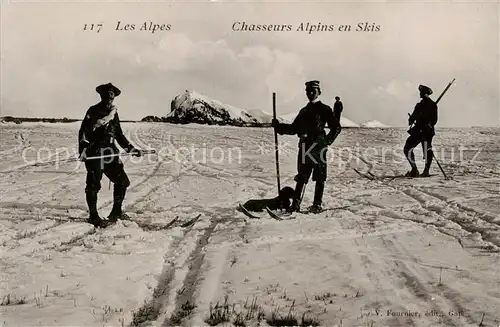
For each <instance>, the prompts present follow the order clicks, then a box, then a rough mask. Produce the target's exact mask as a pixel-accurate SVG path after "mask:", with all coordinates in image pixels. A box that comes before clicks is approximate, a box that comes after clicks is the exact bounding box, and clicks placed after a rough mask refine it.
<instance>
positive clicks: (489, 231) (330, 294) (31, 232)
mask: <svg viewBox="0 0 500 327" xmlns="http://www.w3.org/2000/svg"><path fill="white" fill-rule="evenodd" d="M78 128H79V124H78V123H75V124H72V123H71V124H21V125H8V124H3V125H2V126H1V130H0V133H1V142H0V151H1V154H2V160H1V161H0V171H1V174H0V184H1V188H0V191H1V205H0V220H1V223H0V249H1V253H2V255H1V258H0V296H1V298H2V303H1V304H2V305H1V306H0V320H1V321H0V325H2V326H172V325H184V326H204V325H208V324H212V325H215V324H216V323H220V325H221V326H222V325H223V324H226V325H229V324H230V323H233V324H237V325H240V326H242V325H246V326H256V325H258V324H259V320H260V326H267V325H280V324H281V325H284V324H287V325H304V324H312V325H317V324H319V325H322V326H368V327H370V326H478V325H480V323H482V325H483V326H495V327H496V326H499V325H500V201H499V199H500V198H499V196H500V183H499V182H500V175H499V174H500V170H499V167H498V162H499V160H500V129H499V128H490V129H488V128H474V129H438V130H437V136H436V138H435V148H436V155H437V156H438V159H439V160H440V163H441V165H442V167H443V169H444V170H445V172H446V173H447V174H448V175H449V176H451V177H453V179H450V180H445V179H444V178H443V176H442V174H441V172H440V171H439V169H438V166H437V165H436V164H435V163H434V164H433V166H432V169H431V173H433V174H435V175H434V176H432V177H430V178H419V179H403V178H399V179H393V180H390V179H383V180H369V179H367V178H363V177H361V176H359V175H358V174H356V173H355V172H354V170H353V169H352V168H357V169H359V170H362V171H366V170H367V169H368V168H371V171H372V172H373V173H375V174H379V175H381V174H384V173H385V174H387V175H394V174H401V173H404V172H406V170H407V169H408V164H407V163H406V162H405V160H404V158H402V155H401V152H402V148H403V144H404V141H405V139H406V137H407V135H408V134H407V133H406V130H405V129H372V128H363V129H357V128H354V129H344V130H343V132H342V133H341V135H340V136H339V138H338V140H337V141H336V142H335V143H334V145H333V146H332V147H331V149H330V156H329V158H330V160H331V162H330V164H329V171H328V173H329V175H328V181H327V186H326V190H325V196H324V208H326V209H327V210H326V211H324V212H323V213H321V214H318V215H305V214H297V215H295V219H292V220H290V221H281V222H279V221H276V220H273V219H271V218H269V217H268V216H267V215H266V214H265V213H259V216H261V217H262V218H261V219H249V218H247V217H246V216H244V215H243V214H242V213H240V212H238V211H236V210H235V208H236V206H237V204H238V202H242V203H243V202H245V201H247V200H249V199H255V198H264V197H266V198H269V197H274V196H275V195H276V193H277V187H276V176H275V171H276V169H275V161H274V159H275V157H274V143H273V142H274V138H273V133H272V130H271V129H267V128H233V127H215V126H199V125H183V126H180V125H169V124H154V123H135V124H134V123H127V124H123V128H124V130H125V132H126V134H128V135H129V137H130V139H131V141H132V142H133V143H134V144H136V145H137V146H138V147H141V148H154V149H157V150H159V153H158V155H148V156H146V157H144V158H133V157H124V158H123V160H124V163H125V169H126V172H127V173H128V175H129V178H130V180H131V183H132V184H131V187H130V188H129V190H128V193H127V196H126V199H125V209H126V211H127V212H128V214H129V215H130V216H131V219H132V221H125V222H119V223H117V224H116V225H114V226H111V227H109V228H107V229H95V228H94V227H93V226H92V225H90V224H88V223H86V222H85V219H86V217H87V212H86V204H85V195H84V188H85V175H86V171H85V168H84V166H83V165H81V164H80V165H79V164H78V163H77V162H74V161H73V162H63V161H62V160H59V161H57V159H58V158H59V159H64V158H68V157H71V156H73V155H74V151H76V142H77V132H78ZM279 140H280V141H282V144H281V149H282V151H281V152H280V171H281V185H282V187H283V186H292V187H293V186H294V182H293V176H294V174H295V169H296V145H297V139H296V138H294V137H291V136H287V137H282V136H280V137H279ZM37 157H38V158H37ZM416 157H417V159H418V160H419V162H418V163H419V168H420V171H422V169H423V160H422V151H421V149H420V148H418V149H417V150H416ZM42 159H43V160H48V161H53V162H52V163H46V164H43V165H39V166H34V165H33V162H34V161H37V160H42ZM313 191H314V186H313V184H312V183H309V185H307V190H306V193H305V197H304V201H303V207H304V208H305V207H307V206H309V205H311V204H312V197H313ZM111 205H112V186H111V189H110V188H109V181H108V179H107V178H106V177H104V178H103V180H102V188H101V191H100V193H99V210H100V213H101V215H102V216H104V217H105V216H107V214H108V213H109V211H110V209H111ZM339 207H343V208H342V209H338V208H339ZM336 208H337V209H336ZM198 214H201V218H200V219H199V220H198V221H197V222H196V223H195V224H194V225H191V226H188V227H183V224H184V223H186V222H187V221H189V220H190V219H192V218H194V217H196V216H197V215H198ZM176 217H178V219H177V220H174V219H175V218H176ZM217 303H218V304H219V305H218V306H216V304H217ZM224 303H226V304H225V305H224ZM294 319H296V320H294Z"/></svg>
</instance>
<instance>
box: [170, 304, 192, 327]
mask: <svg viewBox="0 0 500 327" xmlns="http://www.w3.org/2000/svg"><path fill="white" fill-rule="evenodd" d="M195 308H196V305H194V304H192V303H191V302H189V301H186V303H184V304H183V305H182V306H181V308H180V310H178V311H176V312H174V313H172V315H171V316H170V319H169V321H170V324H171V325H172V326H180V325H181V323H182V320H183V319H184V318H186V317H188V316H190V315H191V313H192V312H193V310H194V309H195Z"/></svg>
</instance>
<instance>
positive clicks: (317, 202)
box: [309, 181, 325, 213]
mask: <svg viewBox="0 0 500 327" xmlns="http://www.w3.org/2000/svg"><path fill="white" fill-rule="evenodd" d="M324 190H325V182H323V181H318V182H316V186H315V188H314V201H313V205H312V206H310V207H309V211H310V212H312V213H320V212H321V211H323V208H322V207H321V203H322V202H323V191H324Z"/></svg>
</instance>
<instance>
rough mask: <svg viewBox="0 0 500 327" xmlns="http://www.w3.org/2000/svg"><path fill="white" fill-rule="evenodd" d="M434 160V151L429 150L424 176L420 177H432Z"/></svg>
mask: <svg viewBox="0 0 500 327" xmlns="http://www.w3.org/2000/svg"><path fill="white" fill-rule="evenodd" d="M433 158H434V153H433V152H432V150H429V151H428V152H427V158H425V168H424V171H423V172H422V174H421V175H420V177H429V176H430V174H429V170H430V168H431V164H432V159H433Z"/></svg>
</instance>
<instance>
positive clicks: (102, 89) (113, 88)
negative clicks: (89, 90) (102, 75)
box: [95, 83, 122, 97]
mask: <svg viewBox="0 0 500 327" xmlns="http://www.w3.org/2000/svg"><path fill="white" fill-rule="evenodd" d="M95 90H96V92H97V93H99V94H102V93H103V92H108V91H109V90H111V91H113V93H114V94H115V97H117V96H119V95H120V93H122V91H120V89H119V88H117V87H116V86H114V85H113V84H111V83H108V84H101V85H99V86H98V87H96V88H95Z"/></svg>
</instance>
